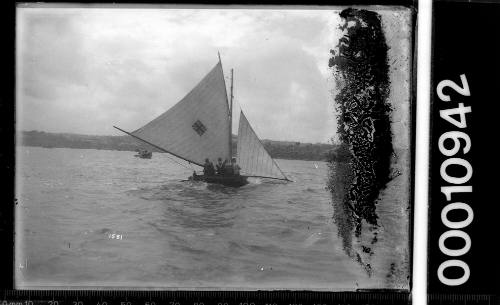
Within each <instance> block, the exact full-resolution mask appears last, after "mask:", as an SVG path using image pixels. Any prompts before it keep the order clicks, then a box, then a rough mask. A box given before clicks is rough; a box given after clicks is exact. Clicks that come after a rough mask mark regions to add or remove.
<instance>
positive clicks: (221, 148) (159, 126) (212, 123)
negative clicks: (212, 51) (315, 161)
mask: <svg viewBox="0 0 500 305" xmlns="http://www.w3.org/2000/svg"><path fill="white" fill-rule="evenodd" d="M232 104H233V70H231V95H230V99H228V94H227V89H226V82H225V80H224V72H223V70H222V62H221V60H220V56H219V62H218V63H217V64H216V65H215V67H214V68H212V70H211V71H210V72H209V73H208V74H207V75H206V76H205V77H204V78H203V79H202V80H201V81H200V82H199V83H198V84H197V85H196V86H195V87H194V88H193V89H192V90H191V91H190V92H189V93H188V94H187V95H186V96H185V97H184V98H183V99H181V100H180V101H179V102H177V104H175V105H174V106H173V107H172V108H170V109H168V110H167V111H166V112H164V113H163V114H161V115H160V116H158V117H157V118H155V119H154V120H152V121H151V122H149V123H147V124H146V125H144V126H142V127H141V128H139V129H137V130H135V131H132V132H127V131H125V130H123V129H121V128H118V127H116V126H113V127H115V128H116V129H118V130H120V131H122V132H124V133H126V134H128V135H130V136H132V137H134V138H136V139H137V140H140V141H142V142H145V143H147V144H149V145H151V146H153V147H155V148H157V149H159V150H161V151H163V152H166V153H169V154H171V155H173V156H175V157H177V158H180V159H183V160H185V161H187V162H189V163H191V164H194V165H197V166H201V167H203V166H204V162H205V160H206V159H208V160H209V161H210V162H212V163H213V164H216V162H217V160H218V159H219V158H220V159H221V160H226V162H227V161H228V162H231V160H232V157H233V152H232V131H231V129H232V108H233V106H232ZM236 164H238V166H239V168H240V173H239V174H231V175H221V174H210V175H209V174H206V173H204V174H197V173H196V172H194V173H193V175H192V176H191V177H189V180H194V181H204V182H207V183H217V184H223V185H226V186H233V187H239V186H243V185H245V184H247V183H248V180H247V178H248V177H260V178H269V179H278V180H285V181H290V180H289V179H288V178H287V177H286V176H285V174H284V173H283V171H282V170H281V169H280V168H279V166H278V164H277V163H276V162H275V161H274V160H273V158H271V156H270V155H269V153H268V152H267V151H266V149H265V148H264V146H263V145H262V143H261V141H260V140H259V137H258V136H257V135H256V133H255V131H254V130H253V129H252V127H251V126H250V123H249V122H248V120H247V118H246V117H245V115H244V114H243V111H241V113H240V121H239V128H238V142H237V157H236Z"/></svg>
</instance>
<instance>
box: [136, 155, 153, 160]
mask: <svg viewBox="0 0 500 305" xmlns="http://www.w3.org/2000/svg"><path fill="white" fill-rule="evenodd" d="M152 156H153V154H137V155H134V157H136V158H141V159H151V157H152Z"/></svg>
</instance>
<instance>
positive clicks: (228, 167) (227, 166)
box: [224, 159, 234, 176]
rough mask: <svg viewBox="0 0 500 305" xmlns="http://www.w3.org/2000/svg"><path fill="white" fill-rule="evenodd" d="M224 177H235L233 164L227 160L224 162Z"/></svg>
mask: <svg viewBox="0 0 500 305" xmlns="http://www.w3.org/2000/svg"><path fill="white" fill-rule="evenodd" d="M224 175H225V176H232V175H234V171H233V164H232V163H229V162H227V159H226V160H224Z"/></svg>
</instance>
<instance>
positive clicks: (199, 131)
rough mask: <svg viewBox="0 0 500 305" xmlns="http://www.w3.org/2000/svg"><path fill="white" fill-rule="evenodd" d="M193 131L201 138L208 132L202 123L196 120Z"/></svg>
mask: <svg viewBox="0 0 500 305" xmlns="http://www.w3.org/2000/svg"><path fill="white" fill-rule="evenodd" d="M193 129H194V131H196V133H197V134H199V135H200V137H201V136H202V135H203V134H204V133H205V131H207V128H206V127H205V125H203V123H202V122H200V120H196V122H194V124H193Z"/></svg>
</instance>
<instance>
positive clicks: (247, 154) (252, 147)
mask: <svg viewBox="0 0 500 305" xmlns="http://www.w3.org/2000/svg"><path fill="white" fill-rule="evenodd" d="M237 163H238V165H239V166H240V167H241V170H240V172H241V174H242V175H245V176H260V177H269V178H277V179H285V180H288V179H287V178H286V176H285V175H284V174H283V172H282V171H281V169H280V168H279V167H278V165H277V164H276V162H274V160H273V158H271V156H270V155H269V154H268V153H267V151H266V149H265V148H264V146H263V145H262V143H261V142H260V140H259V138H258V137H257V135H256V134H255V132H254V131H253V129H252V126H250V123H248V120H247V118H246V117H245V115H244V114H243V111H242V112H241V113H240V125H239V127H238V157H237Z"/></svg>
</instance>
